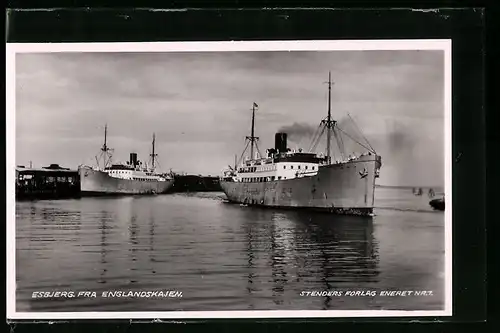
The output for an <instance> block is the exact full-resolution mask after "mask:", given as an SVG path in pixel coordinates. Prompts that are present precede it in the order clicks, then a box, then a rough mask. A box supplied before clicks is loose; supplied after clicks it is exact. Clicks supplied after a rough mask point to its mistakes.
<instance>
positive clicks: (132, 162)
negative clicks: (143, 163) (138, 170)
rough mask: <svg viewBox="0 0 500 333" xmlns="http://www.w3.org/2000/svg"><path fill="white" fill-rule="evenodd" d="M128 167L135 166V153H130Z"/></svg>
mask: <svg viewBox="0 0 500 333" xmlns="http://www.w3.org/2000/svg"><path fill="white" fill-rule="evenodd" d="M130 165H132V166H133V167H136V166H137V153H130Z"/></svg>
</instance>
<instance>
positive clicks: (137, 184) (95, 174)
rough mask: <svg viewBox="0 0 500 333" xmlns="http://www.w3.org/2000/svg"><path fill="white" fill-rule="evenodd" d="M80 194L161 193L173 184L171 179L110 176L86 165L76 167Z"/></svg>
mask: <svg viewBox="0 0 500 333" xmlns="http://www.w3.org/2000/svg"><path fill="white" fill-rule="evenodd" d="M78 173H79V175H80V191H81V194H82V195H137V194H161V193H165V192H167V191H168V190H169V189H170V188H171V187H172V185H173V183H174V181H173V180H166V181H139V180H130V179H120V178H115V177H110V176H109V175H108V174H107V173H106V172H102V171H98V170H94V169H92V168H88V167H81V168H79V169H78Z"/></svg>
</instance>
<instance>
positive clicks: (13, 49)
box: [6, 39, 453, 320]
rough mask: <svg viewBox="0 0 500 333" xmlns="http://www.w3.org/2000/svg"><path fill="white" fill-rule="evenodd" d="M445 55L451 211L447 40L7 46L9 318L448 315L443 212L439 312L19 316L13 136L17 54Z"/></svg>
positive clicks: (448, 247)
mask: <svg viewBox="0 0 500 333" xmlns="http://www.w3.org/2000/svg"><path fill="white" fill-rule="evenodd" d="M367 50H442V51H444V59H445V61H444V71H445V75H444V78H445V79H444V111H445V117H444V119H445V129H444V130H445V195H446V202H447V203H448V204H447V206H448V207H451V204H450V203H452V202H453V201H452V187H451V186H452V185H451V173H452V169H451V168H452V163H451V138H452V133H451V131H452V128H451V124H452V122H451V117H452V114H451V102H452V98H451V39H416V40H342V41H323V40H321V41H318V40H308V41H228V42H141V43H6V133H7V138H6V143H7V147H6V148H7V159H6V161H7V168H6V180H7V186H6V190H7V193H6V196H7V209H6V211H7V218H6V237H7V239H6V246H7V253H6V256H7V257H6V261H7V278H6V288H7V300H6V301H7V304H6V305H7V319H8V320H23V319H24V320H55V319H154V318H159V319H211V318H339V317H441V316H451V315H452V299H453V296H452V229H451V228H452V212H451V209H449V208H448V209H446V210H445V213H444V215H445V293H444V294H445V307H444V310H442V311H393V310H361V311H351V310H298V311H296V310H279V311H278V310H272V311H271V310H269V311H268V310H265V311H185V312H181V311H165V312H106V311H102V312H18V311H16V264H15V263H16V244H15V240H16V235H15V218H16V214H15V181H14V180H15V165H16V164H15V159H16V154H15V138H16V133H15V129H16V120H15V114H16V112H15V110H16V104H15V103H16V98H15V93H16V92H15V87H16V84H15V80H16V69H15V68H16V54H17V53H52V52H120V53H123V52H129V53H130V52H234V51H240V52H249V51H254V52H255V51H262V52H265V51H367Z"/></svg>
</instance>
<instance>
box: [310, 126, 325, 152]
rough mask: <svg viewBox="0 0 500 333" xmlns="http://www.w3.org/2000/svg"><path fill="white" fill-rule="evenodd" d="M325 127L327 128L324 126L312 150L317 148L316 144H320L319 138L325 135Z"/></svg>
mask: <svg viewBox="0 0 500 333" xmlns="http://www.w3.org/2000/svg"><path fill="white" fill-rule="evenodd" d="M325 129H326V126H323V128H322V130H321V133H320V134H319V135H318V138H317V139H316V143H315V144H314V146H313V147H312V150H315V149H316V146H317V145H318V143H319V140H320V139H321V136H322V135H323V133H325Z"/></svg>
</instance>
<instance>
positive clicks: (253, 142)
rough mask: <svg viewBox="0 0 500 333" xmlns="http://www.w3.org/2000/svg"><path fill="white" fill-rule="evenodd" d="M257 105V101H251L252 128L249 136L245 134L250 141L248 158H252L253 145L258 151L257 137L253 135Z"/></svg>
mask: <svg viewBox="0 0 500 333" xmlns="http://www.w3.org/2000/svg"><path fill="white" fill-rule="evenodd" d="M258 107H259V106H258V105H257V103H255V102H254V103H253V106H252V129H251V132H250V136H247V137H246V139H247V140H248V141H249V142H250V159H254V146H255V148H257V151H258V152H259V155H260V151H259V147H258V146H257V141H258V140H259V137H257V136H255V108H258Z"/></svg>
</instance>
